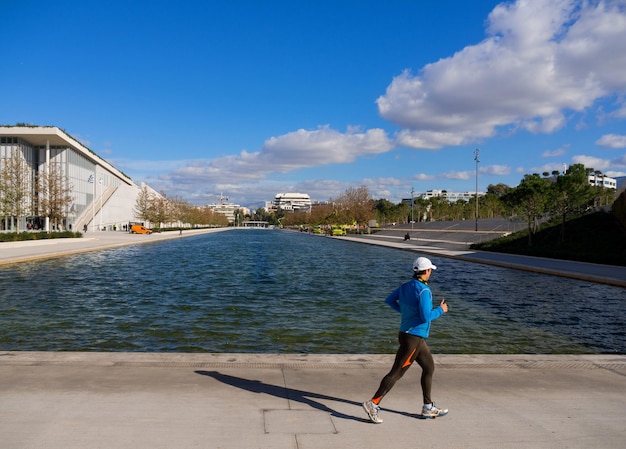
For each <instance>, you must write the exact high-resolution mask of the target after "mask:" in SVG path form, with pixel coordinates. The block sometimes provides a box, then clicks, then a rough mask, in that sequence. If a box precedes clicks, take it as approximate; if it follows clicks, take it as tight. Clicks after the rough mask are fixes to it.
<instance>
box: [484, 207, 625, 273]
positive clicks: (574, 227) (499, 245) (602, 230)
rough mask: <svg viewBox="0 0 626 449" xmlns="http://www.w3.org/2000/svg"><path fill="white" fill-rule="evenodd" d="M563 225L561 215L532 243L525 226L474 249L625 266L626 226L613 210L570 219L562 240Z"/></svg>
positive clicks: (545, 227)
mask: <svg viewBox="0 0 626 449" xmlns="http://www.w3.org/2000/svg"><path fill="white" fill-rule="evenodd" d="M561 226H562V224H561V222H560V219H559V218H557V219H556V220H555V221H552V222H548V223H545V224H543V225H541V227H540V229H539V231H537V233H536V234H534V236H533V246H530V247H529V246H528V230H525V231H521V232H517V233H515V234H511V235H509V236H507V237H502V238H499V239H496V240H492V241H489V242H484V243H478V244H475V245H472V249H479V250H483V251H494V252H502V253H510V254H522V255H528V256H537V257H550V258H553V259H565V260H577V261H581V262H593V263H601V264H607V265H619V266H626V228H625V227H624V226H623V225H622V224H621V223H620V222H619V221H618V220H617V218H616V217H615V216H614V215H613V214H611V213H607V212H595V213H592V214H588V215H584V216H582V217H578V218H573V219H570V220H568V221H567V222H566V223H565V240H563V241H561Z"/></svg>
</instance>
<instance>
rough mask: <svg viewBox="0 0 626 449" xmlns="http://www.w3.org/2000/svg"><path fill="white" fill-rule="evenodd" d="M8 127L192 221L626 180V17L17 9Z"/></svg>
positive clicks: (357, 6)
mask: <svg viewBox="0 0 626 449" xmlns="http://www.w3.org/2000/svg"><path fill="white" fill-rule="evenodd" d="M0 17H2V21H3V24H4V25H3V26H2V28H1V30H2V31H0V48H2V61H3V63H2V70H0V94H1V96H0V98H1V99H2V100H1V104H2V107H0V124H2V125H14V124H16V123H30V124H34V125H53V126H58V127H59V128H62V129H64V130H65V131H66V132H68V133H69V134H70V135H72V136H73V137H75V138H77V139H78V140H80V141H81V142H83V143H84V144H85V145H86V146H88V147H89V148H90V149H92V150H93V151H95V152H96V153H98V154H99V155H100V156H102V157H103V158H105V159H107V160H108V161H109V162H111V163H113V164H114V165H115V166H116V167H117V168H119V169H120V170H122V171H123V172H124V173H126V174H127V175H129V176H130V177H131V178H133V180H134V181H135V182H137V183H140V182H146V183H148V184H149V185H151V186H152V187H154V188H155V189H157V190H162V191H164V192H166V193H167V195H168V196H170V197H182V198H184V199H186V200H188V201H190V202H191V203H193V204H207V203H212V202H215V201H217V197H218V196H219V195H220V193H223V194H224V195H227V196H229V197H230V201H231V202H233V203H237V204H241V205H243V206H248V207H252V208H256V207H259V206H262V205H263V202H264V201H266V200H271V199H273V197H274V195H275V194H276V193H278V192H302V193H308V194H309V195H310V196H311V198H312V199H313V200H319V201H325V200H327V199H329V198H336V197H337V196H339V195H341V194H342V193H343V192H344V191H345V190H346V189H348V188H350V187H359V186H366V187H368V188H369V190H370V192H371V194H372V196H373V197H374V198H387V199H389V200H391V201H393V202H398V201H400V200H401V199H402V198H407V197H410V195H411V193H410V192H411V189H413V190H414V191H415V193H416V194H417V193H420V192H424V191H426V190H429V189H447V190H450V191H470V192H473V191H474V190H475V182H476V177H475V169H476V162H475V161H474V150H475V149H476V148H479V149H480V153H479V160H480V162H479V164H478V168H479V173H478V187H479V190H481V191H484V190H485V189H486V188H487V186H488V185H489V184H498V183H504V184H507V185H510V186H515V185H517V184H518V183H519V181H520V180H521V179H522V178H523V175H524V174H526V173H534V172H537V173H542V172H544V171H552V170H562V168H563V166H564V164H567V165H569V164H573V163H583V164H585V166H587V167H593V168H595V169H599V170H602V172H604V173H605V174H608V175H611V176H624V175H626V102H625V100H626V96H625V95H626V44H625V43H626V1H624V0H605V1H596V0H588V1H575V0H525V1H507V2H499V1H491V0H477V1H471V2H470V1H467V0H437V1H434V0H433V1H429V0H423V1H418V0H385V1H372V0H358V1H357V0H354V1H348V0H316V1H293V0H290V1H287V0H267V1H263V0H249V1H244V0H223V1H200V0H197V1H192V0H183V1H176V2H174V1H161V0H151V1H132V2H127V1H118V0H112V1H108V2H95V1H93V2H92V1H83V0H59V1H55V2H46V1H43V0H41V1H35V0H31V1H23V0H0Z"/></svg>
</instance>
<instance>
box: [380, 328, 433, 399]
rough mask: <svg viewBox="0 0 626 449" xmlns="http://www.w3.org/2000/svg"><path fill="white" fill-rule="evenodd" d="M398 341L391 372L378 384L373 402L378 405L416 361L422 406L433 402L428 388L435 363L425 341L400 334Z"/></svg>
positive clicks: (413, 336) (430, 384)
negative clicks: (419, 370)
mask: <svg viewBox="0 0 626 449" xmlns="http://www.w3.org/2000/svg"><path fill="white" fill-rule="evenodd" d="M398 341H399V342H400V347H399V348H398V352H397V353H396V360H395V361H394V362H393V367H392V368H391V371H389V373H388V374H387V375H386V376H385V377H383V380H382V381H381V382H380V387H378V391H376V394H375V395H374V398H373V401H374V402H375V403H377V404H378V403H379V402H380V401H381V400H382V398H383V397H384V396H385V395H386V394H387V393H389V390H391V388H393V386H394V385H395V383H396V382H397V381H398V380H400V378H401V377H402V376H404V373H405V372H406V371H407V370H408V369H409V367H410V366H411V364H412V363H413V362H415V361H417V364H418V365H419V366H420V367H421V368H422V377H421V381H420V383H421V384H422V394H423V396H424V404H431V403H432V402H433V401H432V400H431V398H430V388H431V386H432V381H433V373H434V372H435V361H434V360H433V355H432V354H431V353H430V349H429V348H428V345H427V344H426V340H425V339H423V338H422V337H417V336H415V335H411V334H407V333H405V332H400V333H399V334H398Z"/></svg>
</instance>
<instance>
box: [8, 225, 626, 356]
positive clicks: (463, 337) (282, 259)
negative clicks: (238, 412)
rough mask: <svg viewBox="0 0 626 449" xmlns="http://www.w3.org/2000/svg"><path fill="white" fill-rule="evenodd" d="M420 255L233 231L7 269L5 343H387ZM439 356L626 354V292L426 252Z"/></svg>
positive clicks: (223, 346) (43, 347)
mask: <svg viewBox="0 0 626 449" xmlns="http://www.w3.org/2000/svg"><path fill="white" fill-rule="evenodd" d="M415 257H416V254H415V253H410V252H405V251H401V250H394V249H390V248H382V247H376V246H370V245H362V244H357V243H352V242H345V241H341V239H336V238H334V239H331V238H326V237H320V236H312V235H307V234H299V233H292V232H283V231H269V230H249V229H247V230H243V229H242V230H233V231H229V232H219V233H214V234H204V235H198V236H195V237H186V238H182V239H176V240H170V241H164V242H156V243H152V244H144V245H136V246H129V247H124V248H118V249H111V250H104V251H98V252H92V253H85V254H79V255H74V256H67V257H62V258H56V259H49V260H45V261H39V262H32V263H19V264H15V265H9V266H4V267H0V349H1V350H38V351H161V352H261V353H270V352H271V353H274V352H276V353H390V352H393V351H395V349H396V341H397V327H398V323H399V315H398V314H397V313H396V312H394V311H393V310H392V309H391V308H389V307H388V306H386V305H385V304H384V298H385V297H386V295H387V294H388V293H389V292H390V291H391V290H392V289H393V288H395V287H396V286H397V285H399V284H400V283H401V282H404V281H405V280H407V279H409V277H410V275H411V263H412V261H413V259H414V258H415ZM431 259H432V260H433V262H434V263H435V265H437V266H438V269H437V271H435V273H434V274H433V277H432V279H431V287H432V290H433V292H434V296H435V300H436V302H438V301H439V299H441V298H442V297H444V298H446V301H447V302H448V303H449V305H450V313H449V314H446V315H444V316H443V317H442V318H440V319H439V320H437V321H435V322H434V323H433V327H432V332H431V337H430V339H429V344H430V346H431V349H432V350H433V352H435V353H440V354H444V353H540V354H541V353H542V354H551V353H553V354H554V353H620V354H623V353H625V352H626V336H625V330H624V319H625V318H626V307H625V305H626V290H625V289H621V288H617V287H610V286H604V285H599V284H593V283H589V282H584V281H576V280H569V279H563V278H558V277H553V276H548V275H540V274H529V273H526V272H521V271H516V270H511V269H504V268H494V267H489V266H485V265H480V264H472V263H468V262H461V261H455V260H452V259H446V258H439V257H431Z"/></svg>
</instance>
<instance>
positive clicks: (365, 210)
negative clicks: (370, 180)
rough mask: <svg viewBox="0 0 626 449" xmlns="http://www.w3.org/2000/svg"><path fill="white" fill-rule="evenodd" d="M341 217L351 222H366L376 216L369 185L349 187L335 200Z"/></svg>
mask: <svg viewBox="0 0 626 449" xmlns="http://www.w3.org/2000/svg"><path fill="white" fill-rule="evenodd" d="M335 204H336V206H337V211H338V215H339V217H340V218H341V219H342V220H343V221H344V222H348V223H350V224H352V223H356V224H357V225H359V224H366V223H367V222H368V220H371V219H373V218H375V217H376V211H375V210H374V201H373V200H372V196H371V195H370V192H369V190H368V188H367V187H365V186H361V187H358V188H352V187H351V188H349V189H347V190H346V191H345V192H344V193H343V194H342V195H341V196H339V198H337V199H336V200H335Z"/></svg>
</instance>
